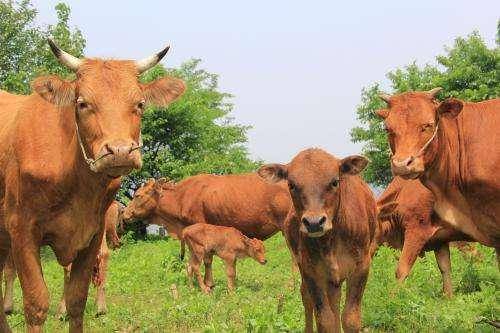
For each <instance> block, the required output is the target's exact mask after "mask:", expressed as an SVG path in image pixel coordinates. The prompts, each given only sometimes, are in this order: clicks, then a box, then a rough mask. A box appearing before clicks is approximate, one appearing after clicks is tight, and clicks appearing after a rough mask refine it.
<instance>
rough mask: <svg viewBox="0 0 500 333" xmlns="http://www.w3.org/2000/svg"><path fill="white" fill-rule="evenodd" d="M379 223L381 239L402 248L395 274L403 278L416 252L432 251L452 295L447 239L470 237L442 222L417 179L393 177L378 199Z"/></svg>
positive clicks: (466, 238)
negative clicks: (380, 225)
mask: <svg viewBox="0 0 500 333" xmlns="http://www.w3.org/2000/svg"><path fill="white" fill-rule="evenodd" d="M377 206H378V209H379V213H378V217H379V219H380V221H381V223H382V235H381V239H380V240H379V242H380V243H386V244H388V245H389V246H391V247H393V248H395V249H401V250H402V252H401V256H400V258H399V262H398V267H397V269H396V278H397V279H398V281H400V282H402V281H404V280H405V279H406V277H407V276H408V275H409V274H410V271H411V268H412V267H413V264H414V263H415V261H416V259H417V257H418V255H419V254H421V253H423V252H424V251H434V254H435V256H436V261H437V264H438V267H439V270H440V272H441V275H442V278H443V292H444V295H445V296H446V297H451V296H452V294H453V288H452V284H451V262H450V249H449V242H456V241H472V238H471V237H469V236H467V235H465V234H464V233H462V232H460V231H458V230H457V229H455V228H453V227H451V226H450V225H448V224H446V223H445V222H443V221H442V220H441V219H440V218H439V217H438V216H437V214H436V213H435V212H434V209H433V206H434V196H433V195H432V192H431V191H429V190H428V189H427V188H425V187H424V186H423V185H422V184H421V183H420V181H419V180H405V179H402V178H400V177H395V178H394V179H393V180H392V182H391V183H390V184H389V186H388V187H387V189H386V190H385V191H384V193H382V195H381V196H380V198H379V200H378V201H377Z"/></svg>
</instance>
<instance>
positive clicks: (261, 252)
mask: <svg viewBox="0 0 500 333" xmlns="http://www.w3.org/2000/svg"><path fill="white" fill-rule="evenodd" d="M245 244H246V247H247V251H248V255H249V256H250V257H252V258H254V259H255V260H256V261H257V262H258V263H259V264H261V265H264V264H266V263H267V260H266V249H265V248H264V242H263V241H261V240H260V239H257V238H245Z"/></svg>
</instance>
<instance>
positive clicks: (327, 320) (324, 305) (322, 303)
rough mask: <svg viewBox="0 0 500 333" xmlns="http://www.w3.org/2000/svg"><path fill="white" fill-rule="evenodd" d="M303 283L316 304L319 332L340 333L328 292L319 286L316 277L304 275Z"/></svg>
mask: <svg viewBox="0 0 500 333" xmlns="http://www.w3.org/2000/svg"><path fill="white" fill-rule="evenodd" d="M303 283H305V285H306V287H307V292H308V293H309V295H310V296H311V299H312V304H313V306H314V317H315V319H316V328H317V330H318V333H323V332H328V333H330V332H334V333H337V332H338V333H340V330H336V329H335V324H334V320H333V313H332V310H331V308H330V306H329V304H328V299H327V296H326V293H325V292H324V291H323V290H322V289H321V288H320V287H319V286H318V284H317V283H316V281H315V280H314V278H312V277H311V276H308V275H304V276H303Z"/></svg>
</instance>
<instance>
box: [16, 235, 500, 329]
mask: <svg viewBox="0 0 500 333" xmlns="http://www.w3.org/2000/svg"><path fill="white" fill-rule="evenodd" d="M266 249H267V259H268V264H267V265H266V266H261V265H259V264H258V263H256V262H255V261H253V260H250V259H247V260H242V261H240V262H239V263H238V266H237V270H238V275H237V291H236V293H234V294H228V292H227V289H226V284H225V283H226V279H225V275H224V270H223V265H222V262H221V261H220V259H218V258H216V259H215V260H214V274H215V275H214V277H215V283H216V287H215V291H214V293H213V295H211V296H205V295H203V294H202V293H201V292H200V291H199V290H198V289H195V290H190V289H189V288H188V287H187V284H186V277H185V269H184V265H183V264H182V263H180V262H179V261H178V259H177V254H178V252H179V251H178V250H179V243H178V242H177V241H175V240H148V241H138V242H133V241H126V242H125V244H124V245H123V246H122V247H121V248H120V249H118V250H115V251H114V252H113V254H112V257H111V260H110V271H109V278H108V287H107V293H108V314H107V315H105V316H102V317H99V318H95V316H94V314H95V312H96V307H95V304H94V294H95V290H94V289H92V290H91V292H90V296H89V301H88V303H87V309H86V315H85V325H86V331H88V332H299V331H301V330H302V327H303V308H302V303H301V300H300V292H299V288H298V287H299V281H300V278H299V276H298V275H296V276H294V275H293V274H292V272H291V263H290V256H289V254H288V250H287V248H286V246H285V244H284V240H283V238H282V236H281V235H277V236H275V237H273V238H272V239H270V240H268V241H266ZM480 252H481V253H482V254H483V259H482V261H480V262H477V263H474V264H471V263H470V261H468V260H467V259H464V257H463V256H462V255H461V254H460V253H458V252H457V251H456V250H454V249H453V250H452V267H453V284H454V287H455V288H454V289H455V297H454V298H453V299H452V300H445V299H443V298H442V296H441V278H440V274H439V271H438V269H437V266H436V264H435V260H434V256H433V255H432V253H429V254H427V256H426V257H425V258H422V259H419V260H418V261H417V264H416V266H415V268H414V270H413V272H412V275H411V276H410V278H409V279H408V280H407V281H406V283H405V285H404V286H402V287H397V286H396V283H395V280H394V269H395V265H396V260H397V255H398V253H397V252H395V251H392V250H390V249H387V248H381V249H380V250H379V252H378V253H377V255H376V257H375V259H374V261H373V264H372V270H371V273H370V280H369V282H368V286H367V289H366V292H365V296H364V300H363V326H364V327H365V328H366V329H365V331H369V332H437V331H439V332H471V331H477V332H494V329H493V328H492V327H491V326H489V325H488V324H485V323H484V322H483V320H484V319H494V318H500V301H499V300H500V297H499V296H500V292H499V289H500V274H499V272H498V270H497V267H496V260H495V257H494V253H493V252H494V251H493V250H492V249H487V248H483V247H481V248H480ZM43 257H44V275H45V278H46V281H47V283H48V285H49V290H50V293H51V308H50V311H49V315H48V319H47V322H46V329H45V331H46V332H60V331H61V330H64V331H66V330H67V328H68V324H67V322H64V321H59V320H58V319H57V318H56V317H55V312H56V307H57V303H58V300H59V297H60V295H61V290H62V269H61V268H60V267H59V266H58V265H57V262H56V261H55V260H54V258H53V256H52V255H51V253H50V252H49V251H44V252H43ZM173 284H175V285H176V287H177V290H178V293H179V298H178V299H177V300H175V299H174V298H173V297H172V293H171V286H172V285H173ZM294 286H295V288H294ZM477 289H480V290H477ZM474 290H475V291H474ZM21 304H22V302H21V293H20V289H19V284H18V283H16V296H15V310H14V314H12V315H11V316H10V317H9V323H10V325H11V326H12V327H13V330H14V331H15V332H22V331H24V317H23V314H22V309H21Z"/></svg>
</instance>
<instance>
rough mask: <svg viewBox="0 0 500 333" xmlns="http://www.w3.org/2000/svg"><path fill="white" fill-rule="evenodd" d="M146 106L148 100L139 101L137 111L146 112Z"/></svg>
mask: <svg viewBox="0 0 500 333" xmlns="http://www.w3.org/2000/svg"><path fill="white" fill-rule="evenodd" d="M145 106H146V101H144V100H142V101H140V102H138V103H137V106H136V108H137V111H138V112H139V113H140V114H142V113H143V112H144V107H145Z"/></svg>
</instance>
